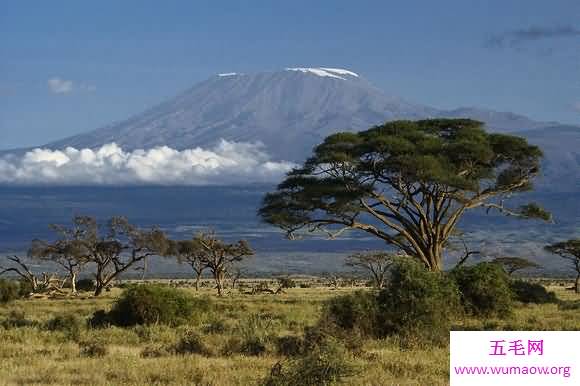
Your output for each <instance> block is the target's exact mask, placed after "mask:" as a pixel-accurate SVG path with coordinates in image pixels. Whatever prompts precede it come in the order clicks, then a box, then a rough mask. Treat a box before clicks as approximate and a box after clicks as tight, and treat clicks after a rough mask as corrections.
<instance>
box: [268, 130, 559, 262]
mask: <svg viewBox="0 0 580 386" xmlns="http://www.w3.org/2000/svg"><path fill="white" fill-rule="evenodd" d="M541 157H542V152H541V150H540V149H539V148H538V147H536V146H533V145H530V144H528V143H527V141H526V140H525V139H524V138H521V137H517V136H513V135H506V134H495V133H488V132H486V131H485V130H484V129H483V124H482V123H481V122H478V121H474V120H470V119H428V120H420V121H393V122H387V123H385V124H384V125H381V126H376V127H373V128H371V129H369V130H366V131H362V132H359V133H352V132H342V133H337V134H333V135H330V136H328V137H327V138H326V139H325V140H324V142H323V143H321V144H320V145H318V146H317V147H316V148H315V149H314V154H313V155H312V157H311V158H309V159H308V160H307V161H306V162H305V163H304V165H303V166H302V167H300V168H296V169H294V170H292V171H291V172H289V173H288V175H287V177H286V179H285V180H284V181H283V182H282V183H281V184H280V185H279V186H278V188H277V190H276V191H275V192H273V193H269V194H267V195H266V197H265V198H264V202H263V205H262V207H261V209H260V210H259V214H260V216H261V217H262V219H263V220H264V221H266V222H268V223H270V224H274V225H277V226H279V227H281V228H283V229H284V230H286V232H287V233H288V235H289V236H292V235H293V234H294V233H295V232H297V231H299V230H303V229H306V230H309V231H316V230H324V231H327V232H328V233H329V235H331V236H333V237H334V236H336V235H338V234H340V232H342V231H344V230H346V229H357V230H361V231H364V232H367V233H369V234H372V235H374V236H376V237H377V238H380V239H382V240H384V241H386V242H387V243H389V244H392V245H394V246H395V247H398V248H400V249H401V250H402V251H404V252H405V253H407V254H408V255H410V256H414V257H416V258H418V259H419V260H421V261H422V262H423V263H424V264H425V265H426V267H427V268H429V269H431V270H441V269H442V259H443V250H444V246H445V244H446V243H447V241H448V239H449V237H450V236H451V235H452V233H453V231H454V229H455V228H456V226H457V223H458V221H459V219H460V218H461V216H462V215H463V214H464V213H465V211H467V210H469V209H474V208H486V209H488V210H491V209H496V210H498V211H500V212H501V213H503V214H506V215H513V216H518V217H522V218H530V217H536V218H541V219H543V220H550V219H551V216H550V215H549V214H548V213H547V212H545V211H544V210H543V209H541V208H540V207H539V206H538V205H536V204H528V205H524V206H522V207H520V208H518V209H516V210H510V209H507V208H506V207H505V206H504V200H505V199H507V198H508V197H509V196H510V195H512V194H513V193H516V192H522V191H527V190H530V189H532V180H533V178H534V177H535V176H537V175H538V173H539V170H540V160H541Z"/></svg>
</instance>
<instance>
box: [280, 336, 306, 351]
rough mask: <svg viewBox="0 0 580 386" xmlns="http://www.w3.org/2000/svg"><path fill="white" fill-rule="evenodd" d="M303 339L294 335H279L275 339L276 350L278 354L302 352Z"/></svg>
mask: <svg viewBox="0 0 580 386" xmlns="http://www.w3.org/2000/svg"><path fill="white" fill-rule="evenodd" d="M304 346H305V344H304V339H302V338H301V337H299V336H295V335H285V336H280V337H278V338H277V339H276V351H277V352H278V354H280V355H285V356H297V355H300V354H302V353H303V352H304Z"/></svg>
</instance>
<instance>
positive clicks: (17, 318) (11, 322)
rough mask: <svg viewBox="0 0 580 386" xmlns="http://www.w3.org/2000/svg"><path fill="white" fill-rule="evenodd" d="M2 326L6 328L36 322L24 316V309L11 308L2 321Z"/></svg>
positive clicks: (28, 325) (34, 323)
mask: <svg viewBox="0 0 580 386" xmlns="http://www.w3.org/2000/svg"><path fill="white" fill-rule="evenodd" d="M1 325H2V327H4V328H6V329H10V328H19V327H31V326H37V325H38V322H37V321H35V320H29V319H27V318H26V315H25V313H24V311H21V310H13V311H10V313H9V314H8V317H7V318H6V319H4V320H3V321H2V324H1Z"/></svg>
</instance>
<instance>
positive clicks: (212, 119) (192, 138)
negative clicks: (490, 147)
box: [46, 68, 580, 190]
mask: <svg viewBox="0 0 580 386" xmlns="http://www.w3.org/2000/svg"><path fill="white" fill-rule="evenodd" d="M429 117H469V118H474V119H478V120H481V121H483V122H485V123H486V124H487V126H488V128H489V129H490V130H494V131H500V132H516V133H518V134H521V135H523V136H525V137H527V138H528V139H529V140H530V141H532V142H533V143H535V144H537V145H539V146H541V147H542V148H543V149H544V151H545V154H546V165H547V166H548V169H547V170H548V173H547V174H546V175H545V176H544V178H543V180H542V184H543V186H545V187H546V188H551V189H552V190H553V188H554V187H557V190H558V189H559V190H569V189H574V190H575V189H576V188H578V190H580V187H579V186H578V185H579V184H580V150H579V149H580V127H576V126H565V125H560V124H558V123H556V122H537V121H533V120H531V119H529V118H527V117H525V116H522V115H518V114H514V113H511V112H497V111H492V110H484V109H478V108H466V107H462V108H458V109H454V110H440V109H436V108H432V107H429V106H425V105H421V104H415V103H411V102H408V101H405V100H403V99H401V98H398V97H394V96H388V95H386V94H385V93H384V92H383V91H381V90H379V89H378V88H376V87H374V86H373V85H372V84H371V83H370V82H369V81H367V80H366V79H364V78H363V77H361V76H360V75H358V74H357V73H355V72H352V71H349V70H343V69H336V68H288V69H285V70H282V71H275V72H262V73H256V74H237V73H228V74H218V75H215V76H212V77H210V78H209V79H207V80H205V81H203V82H201V83H199V84H197V85H195V86H193V87H192V88H190V89H189V90H187V91H185V92H183V93H182V94H180V95H178V96H176V97H175V98H173V99H170V100H168V101H166V102H163V103H161V104H159V105H157V106H154V107H152V108H150V109H149V110H147V111H144V112H142V113H140V114H137V115H135V116H133V117H131V118H129V119H127V120H125V121H121V122H117V123H114V124H111V125H109V126H106V127H103V128H100V129H97V130H94V131H91V132H89V133H86V134H80V135H77V136H74V137H70V138H65V139H63V140H60V141H57V142H53V143H50V144H48V145H46V146H47V147H49V148H64V147H66V146H73V147H76V148H96V147H99V146H101V145H103V144H106V143H110V142H116V143H117V144H119V145H120V146H122V147H123V148H125V149H127V150H134V149H139V148H151V147H155V146H160V145H167V146H170V147H172V148H175V149H178V150H181V149H186V148H192V147H198V146H200V147H209V146H212V145H214V144H215V143H217V141H219V140H220V139H221V138H223V139H226V140H231V141H245V142H256V141H260V142H262V143H264V145H265V147H266V150H267V151H268V152H269V153H270V154H272V155H273V157H274V158H275V159H278V160H281V159H284V160H293V161H300V160H302V159H304V157H306V156H308V155H309V153H310V151H311V149H312V147H313V146H315V145H316V144H317V143H319V142H320V140H321V139H322V138H324V137H325V136H326V135H328V134H330V133H333V132H336V131H342V130H352V131H358V130H363V129H366V128H368V127H370V126H372V125H375V124H379V123H382V122H385V121H387V120H393V119H420V118H429Z"/></svg>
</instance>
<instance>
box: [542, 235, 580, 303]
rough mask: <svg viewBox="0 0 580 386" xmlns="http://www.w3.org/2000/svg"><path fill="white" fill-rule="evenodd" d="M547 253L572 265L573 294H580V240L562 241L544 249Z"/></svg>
mask: <svg viewBox="0 0 580 386" xmlns="http://www.w3.org/2000/svg"><path fill="white" fill-rule="evenodd" d="M545 249H546V250H547V251H548V252H551V253H554V254H556V255H558V256H560V257H562V258H563V259H566V260H568V261H570V262H571V263H572V266H573V267H574V270H575V271H576V280H575V282H574V292H576V293H580V239H572V240H568V241H562V242H559V243H555V244H552V245H548V246H546V247H545Z"/></svg>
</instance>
